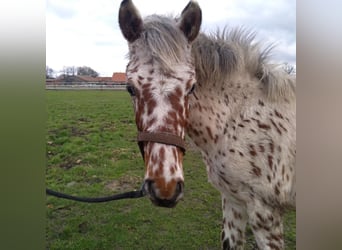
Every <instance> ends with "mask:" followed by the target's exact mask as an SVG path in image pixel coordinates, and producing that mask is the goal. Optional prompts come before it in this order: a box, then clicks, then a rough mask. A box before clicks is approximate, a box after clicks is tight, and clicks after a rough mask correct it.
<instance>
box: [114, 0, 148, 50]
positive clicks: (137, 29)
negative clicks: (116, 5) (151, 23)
mask: <svg viewBox="0 0 342 250" xmlns="http://www.w3.org/2000/svg"><path fill="white" fill-rule="evenodd" d="M119 25H120V29H121V32H122V34H123V35H124V37H125V38H126V40H127V41H128V42H130V43H132V42H134V41H135V40H136V39H138V38H139V36H140V34H141V31H142V29H143V21H142V19H141V16H140V14H139V11H138V10H137V9H136V8H135V6H134V4H133V2H132V1H131V0H123V1H122V2H121V5H120V10H119Z"/></svg>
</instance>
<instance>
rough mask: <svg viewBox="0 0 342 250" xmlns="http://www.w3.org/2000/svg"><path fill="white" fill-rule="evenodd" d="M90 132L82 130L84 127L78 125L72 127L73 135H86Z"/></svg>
mask: <svg viewBox="0 0 342 250" xmlns="http://www.w3.org/2000/svg"><path fill="white" fill-rule="evenodd" d="M88 133H89V132H88V131H86V130H82V129H80V128H77V127H71V135H72V136H84V135H86V134H88Z"/></svg>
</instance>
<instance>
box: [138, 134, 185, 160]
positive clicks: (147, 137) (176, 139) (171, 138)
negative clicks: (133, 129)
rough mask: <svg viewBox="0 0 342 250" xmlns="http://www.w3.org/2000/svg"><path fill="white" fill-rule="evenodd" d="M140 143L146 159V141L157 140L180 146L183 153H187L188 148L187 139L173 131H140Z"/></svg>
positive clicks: (142, 153)
mask: <svg viewBox="0 0 342 250" xmlns="http://www.w3.org/2000/svg"><path fill="white" fill-rule="evenodd" d="M137 141H138V145H139V148H140V152H141V155H142V157H143V159H144V160H145V154H144V142H157V143H162V144H167V145H173V146H176V147H179V148H180V149H181V150H182V151H183V154H185V151H186V148H185V141H184V140H183V138H181V137H180V136H178V135H174V134H171V133H166V132H146V131H144V132H142V131H139V132H138V138H137Z"/></svg>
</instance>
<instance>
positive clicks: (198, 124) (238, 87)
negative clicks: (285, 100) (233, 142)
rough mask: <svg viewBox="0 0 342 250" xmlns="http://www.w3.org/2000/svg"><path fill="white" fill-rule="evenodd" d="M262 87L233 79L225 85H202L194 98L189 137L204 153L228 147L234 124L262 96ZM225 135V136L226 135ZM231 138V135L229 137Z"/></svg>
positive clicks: (247, 80) (191, 103)
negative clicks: (227, 142) (228, 139)
mask: <svg viewBox="0 0 342 250" xmlns="http://www.w3.org/2000/svg"><path fill="white" fill-rule="evenodd" d="M261 93H262V91H261V90H260V84H258V83H257V82H254V81H253V79H250V78H249V77H245V78H239V77H232V78H231V79H228V80H227V82H224V83H215V84H214V83H210V82H207V83H201V84H199V86H197V88H196V90H195V93H194V95H193V96H191V97H190V114H189V126H188V134H189V136H190V138H191V139H192V140H193V141H194V142H195V144H196V145H197V146H198V147H200V148H201V149H202V150H203V151H207V152H209V151H210V150H215V147H217V148H220V147H222V146H223V145H224V144H225V141H223V138H228V134H229V131H231V130H232V129H233V128H232V125H231V124H232V122H233V121H235V120H238V119H241V117H240V116H241V112H242V110H243V109H244V107H246V105H249V103H251V102H252V101H253V100H254V101H255V98H258V95H259V96H260V95H261ZM223 135H224V136H223ZM226 135H227V136H226Z"/></svg>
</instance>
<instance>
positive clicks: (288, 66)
mask: <svg viewBox="0 0 342 250" xmlns="http://www.w3.org/2000/svg"><path fill="white" fill-rule="evenodd" d="M283 69H284V70H285V72H286V73H288V74H289V75H295V74H296V66H294V65H291V64H289V63H284V64H283Z"/></svg>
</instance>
